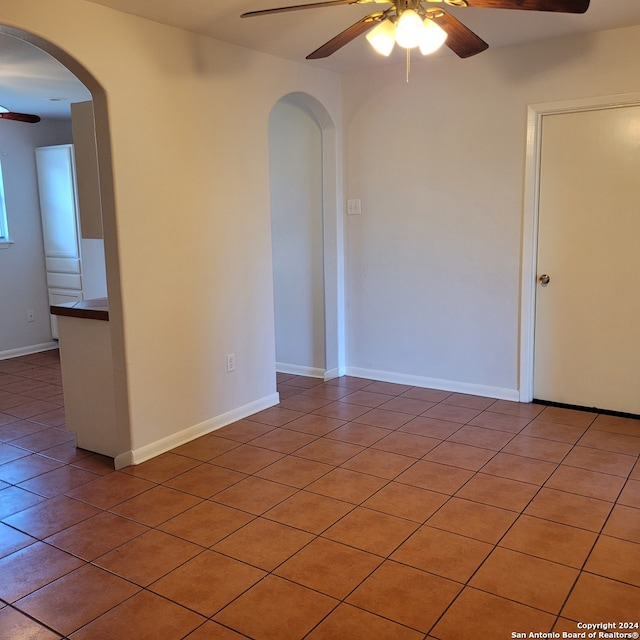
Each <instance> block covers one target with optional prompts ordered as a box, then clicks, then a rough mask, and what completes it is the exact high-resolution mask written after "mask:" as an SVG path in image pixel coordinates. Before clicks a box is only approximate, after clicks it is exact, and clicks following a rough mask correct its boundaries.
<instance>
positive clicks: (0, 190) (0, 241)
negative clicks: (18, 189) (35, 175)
mask: <svg viewBox="0 0 640 640" xmlns="http://www.w3.org/2000/svg"><path fill="white" fill-rule="evenodd" d="M10 244H11V242H10V240H9V228H8V227H7V208H6V207H5V203H4V185H3V182H2V162H1V160H0V249H6V248H7V247H8V246H9V245H10Z"/></svg>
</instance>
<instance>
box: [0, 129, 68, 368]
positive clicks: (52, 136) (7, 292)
mask: <svg viewBox="0 0 640 640" xmlns="http://www.w3.org/2000/svg"><path fill="white" fill-rule="evenodd" d="M70 141H71V123H70V122H69V121H58V120H42V121H41V122H39V123H38V124H24V123H21V122H11V121H8V120H1V121H0V161H1V162H2V173H3V177H4V189H5V198H6V207H7V219H8V224H9V234H10V239H11V240H12V241H13V244H11V245H10V246H9V247H8V248H6V249H0V358H2V357H9V356H14V355H18V354H21V353H28V352H30V351H32V350H37V349H38V348H42V347H45V346H49V345H52V343H51V324H50V321H49V317H50V316H49V302H48V296H47V282H46V273H45V265H44V249H43V244H42V224H41V222H40V205H39V201H38V183H37V175H36V161H35V149H36V147H43V146H49V145H55V144H68V143H69V142H70ZM27 310H33V312H34V321H33V322H27Z"/></svg>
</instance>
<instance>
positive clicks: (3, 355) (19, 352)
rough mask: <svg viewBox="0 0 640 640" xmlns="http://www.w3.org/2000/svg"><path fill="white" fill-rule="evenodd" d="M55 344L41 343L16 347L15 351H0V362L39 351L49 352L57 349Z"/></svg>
mask: <svg viewBox="0 0 640 640" xmlns="http://www.w3.org/2000/svg"><path fill="white" fill-rule="evenodd" d="M57 348H58V343H57V342H53V341H52V342H43V343H42V344H32V345H29V346H28V347H18V348H17V349H7V350H6V351H0V360H7V359H8V358H18V357H20V356H30V355H31V354H32V353H40V352H41V351H51V350H52V349H57Z"/></svg>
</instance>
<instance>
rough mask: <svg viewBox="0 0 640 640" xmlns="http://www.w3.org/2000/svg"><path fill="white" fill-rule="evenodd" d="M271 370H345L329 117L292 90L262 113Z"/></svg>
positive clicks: (326, 373) (324, 373)
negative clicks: (267, 176)
mask: <svg viewBox="0 0 640 640" xmlns="http://www.w3.org/2000/svg"><path fill="white" fill-rule="evenodd" d="M269 169H270V186H271V223H272V224H271V229H272V250H273V254H272V255H273V278H274V280H273V282H274V313H275V334H276V336H275V341H276V368H277V370H278V371H279V372H284V373H294V374H299V375H310V376H315V377H322V378H325V379H328V378H332V377H336V376H339V375H342V374H343V373H344V370H343V369H344V364H343V363H344V357H343V351H344V348H343V335H344V333H343V321H342V317H343V305H342V264H341V260H340V255H341V246H342V234H341V230H340V228H339V225H338V210H339V206H338V199H337V182H338V181H337V173H338V164H337V154H336V136H335V128H334V125H333V122H332V120H331V118H330V116H329V114H328V113H327V111H326V109H325V108H324V107H323V106H322V105H321V104H320V103H319V102H318V101H317V100H315V99H314V98H312V97H311V96H309V95H307V94H303V93H292V94H288V95H286V96H284V97H283V98H281V99H280V100H279V101H278V102H277V103H276V104H275V105H274V107H273V109H272V111H271V114H270V117H269Z"/></svg>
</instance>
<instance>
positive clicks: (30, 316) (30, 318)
mask: <svg viewBox="0 0 640 640" xmlns="http://www.w3.org/2000/svg"><path fill="white" fill-rule="evenodd" d="M27 322H35V317H34V315H33V309H29V310H28V311H27Z"/></svg>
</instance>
